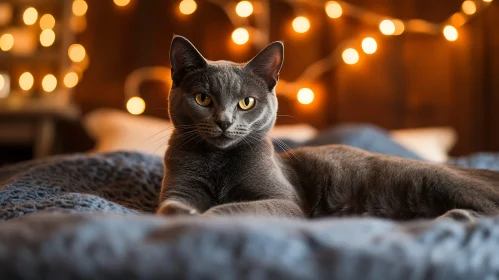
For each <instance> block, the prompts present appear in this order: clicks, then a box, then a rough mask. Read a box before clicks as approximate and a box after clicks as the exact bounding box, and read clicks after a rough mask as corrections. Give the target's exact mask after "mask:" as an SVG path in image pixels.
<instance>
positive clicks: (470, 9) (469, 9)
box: [461, 0, 476, 15]
mask: <svg viewBox="0 0 499 280" xmlns="http://www.w3.org/2000/svg"><path fill="white" fill-rule="evenodd" d="M461 9H462V10H463V13H465V14H467V15H472V14H474V13H476V4H475V2H473V1H471V0H466V1H464V2H463V5H462V6H461Z"/></svg>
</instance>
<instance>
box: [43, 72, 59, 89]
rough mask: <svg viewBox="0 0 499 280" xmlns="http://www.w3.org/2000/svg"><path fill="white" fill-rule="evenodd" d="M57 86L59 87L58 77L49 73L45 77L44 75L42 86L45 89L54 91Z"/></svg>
mask: <svg viewBox="0 0 499 280" xmlns="http://www.w3.org/2000/svg"><path fill="white" fill-rule="evenodd" d="M56 87H57V78H56V77H55V76H54V75H52V74H48V75H46V76H45V77H43V80H42V88H43V90H44V91H46V92H53V91H54V89H55V88H56Z"/></svg>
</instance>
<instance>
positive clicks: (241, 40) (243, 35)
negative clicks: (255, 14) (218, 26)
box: [232, 27, 249, 45]
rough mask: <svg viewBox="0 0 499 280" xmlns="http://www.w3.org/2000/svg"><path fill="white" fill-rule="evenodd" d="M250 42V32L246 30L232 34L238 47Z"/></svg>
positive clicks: (239, 30) (240, 29) (238, 30)
mask: <svg viewBox="0 0 499 280" xmlns="http://www.w3.org/2000/svg"><path fill="white" fill-rule="evenodd" d="M248 40H249V32H248V30H246V28H242V27H240V28H238V29H236V30H234V32H232V41H234V43H236V44H238V45H244V44H246V42H248Z"/></svg>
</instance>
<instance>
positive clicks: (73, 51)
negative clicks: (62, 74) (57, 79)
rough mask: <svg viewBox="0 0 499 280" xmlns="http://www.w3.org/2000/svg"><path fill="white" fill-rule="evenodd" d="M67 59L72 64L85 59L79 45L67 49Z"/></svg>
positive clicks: (82, 48)
mask: <svg viewBox="0 0 499 280" xmlns="http://www.w3.org/2000/svg"><path fill="white" fill-rule="evenodd" d="M68 55H69V58H70V59H71V60H72V61H74V62H81V61H83V59H84V58H85V55H86V52H85V48H84V47H83V46H82V45H80V44H73V45H71V46H70V47H69V49H68Z"/></svg>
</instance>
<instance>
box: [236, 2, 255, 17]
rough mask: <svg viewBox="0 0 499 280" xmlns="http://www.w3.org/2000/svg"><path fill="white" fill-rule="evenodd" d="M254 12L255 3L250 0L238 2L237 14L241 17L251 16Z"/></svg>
mask: <svg viewBox="0 0 499 280" xmlns="http://www.w3.org/2000/svg"><path fill="white" fill-rule="evenodd" d="M252 13H253V5H252V4H251V2H250V1H241V2H239V3H237V6H236V14H237V15H238V16H240V17H249V16H250V15H251V14H252Z"/></svg>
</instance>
